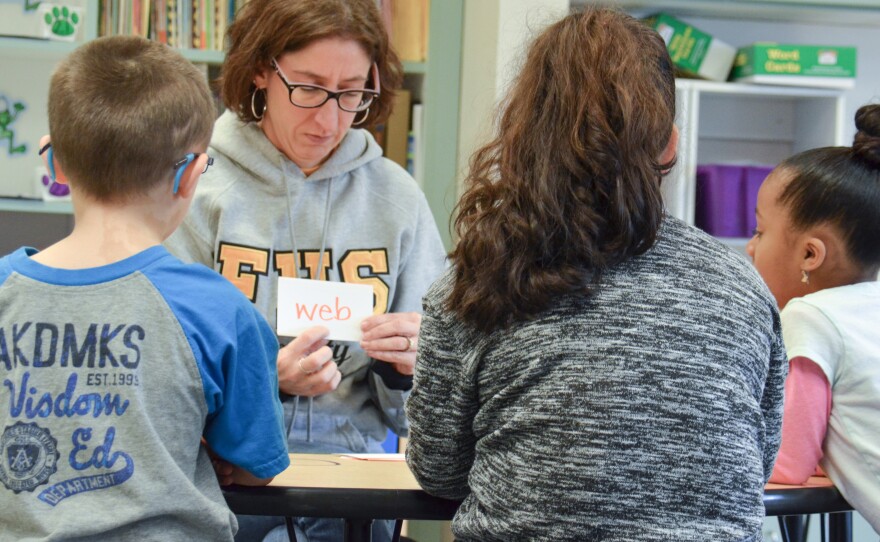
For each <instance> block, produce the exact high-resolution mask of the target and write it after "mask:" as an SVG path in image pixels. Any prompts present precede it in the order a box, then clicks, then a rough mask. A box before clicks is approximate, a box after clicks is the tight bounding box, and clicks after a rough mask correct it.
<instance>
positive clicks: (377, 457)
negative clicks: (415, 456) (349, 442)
mask: <svg viewBox="0 0 880 542" xmlns="http://www.w3.org/2000/svg"><path fill="white" fill-rule="evenodd" d="M342 457H350V458H352V459H361V460H363V461H406V454H342Z"/></svg>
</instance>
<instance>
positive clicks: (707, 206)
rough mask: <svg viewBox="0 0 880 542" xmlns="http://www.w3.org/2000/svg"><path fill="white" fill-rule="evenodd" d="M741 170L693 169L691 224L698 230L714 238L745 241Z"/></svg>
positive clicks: (719, 167) (720, 166)
mask: <svg viewBox="0 0 880 542" xmlns="http://www.w3.org/2000/svg"><path fill="white" fill-rule="evenodd" d="M743 170H744V167H743V166H732V165H724V164H706V165H701V166H697V194H696V208H695V209H694V221H695V223H696V225H697V227H698V228H701V229H703V230H704V231H706V232H707V233H710V234H712V235H717V236H718V237H745V235H746V220H745V214H746V211H745V197H744V196H745V190H744V189H743V178H744V175H743Z"/></svg>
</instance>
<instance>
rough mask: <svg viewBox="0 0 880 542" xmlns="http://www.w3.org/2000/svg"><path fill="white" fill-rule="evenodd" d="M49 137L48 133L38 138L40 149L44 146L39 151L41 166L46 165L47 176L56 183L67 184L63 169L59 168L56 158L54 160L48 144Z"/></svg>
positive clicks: (53, 154)
mask: <svg viewBox="0 0 880 542" xmlns="http://www.w3.org/2000/svg"><path fill="white" fill-rule="evenodd" d="M50 141H51V139H50V138H49V136H48V135H44V136H43V137H41V138H40V149H43V148H46V150H45V152H41V153H40V158H41V159H42V160H43V166H45V167H46V172H47V173H49V176H50V177H51V178H52V180H53V181H55V182H56V183H58V184H67V176H66V175H64V170H63V169H62V168H61V165H60V164H59V163H58V160H55V153H54V152H53V151H52V147H51V145H50V146H49V147H48V148H47V147H46V146H47V145H49V142H50Z"/></svg>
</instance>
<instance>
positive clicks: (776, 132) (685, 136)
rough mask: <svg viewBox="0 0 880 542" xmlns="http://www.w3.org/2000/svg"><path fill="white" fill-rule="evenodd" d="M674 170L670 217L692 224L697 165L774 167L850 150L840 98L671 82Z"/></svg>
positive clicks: (819, 92) (668, 189) (668, 192)
mask: <svg viewBox="0 0 880 542" xmlns="http://www.w3.org/2000/svg"><path fill="white" fill-rule="evenodd" d="M676 101H677V104H676V106H677V119H676V124H677V125H678V128H679V131H680V139H679V146H678V162H677V164H676V166H675V168H674V169H673V170H672V172H671V173H670V174H669V175H668V176H667V177H666V178H665V179H664V181H663V189H664V197H665V199H666V205H667V208H668V210H669V212H670V213H671V214H672V215H674V216H677V217H679V218H681V219H683V220H685V221H687V222H688V223H689V224H693V222H694V206H695V202H696V197H695V195H696V174H697V165H698V164H708V163H739V164H767V165H773V164H777V163H779V162H780V161H782V160H783V159H784V158H787V157H789V156H791V155H792V154H795V153H797V152H800V151H803V150H807V149H811V148H814V147H826V146H838V145H847V144H848V142H846V141H844V133H845V126H846V123H847V122H851V119H846V118H845V107H844V98H843V94H842V92H841V91H838V90H827V89H811V88H798V87H772V86H759V85H743V84H737V83H713V82H708V81H696V80H687V79H680V80H678V81H676Z"/></svg>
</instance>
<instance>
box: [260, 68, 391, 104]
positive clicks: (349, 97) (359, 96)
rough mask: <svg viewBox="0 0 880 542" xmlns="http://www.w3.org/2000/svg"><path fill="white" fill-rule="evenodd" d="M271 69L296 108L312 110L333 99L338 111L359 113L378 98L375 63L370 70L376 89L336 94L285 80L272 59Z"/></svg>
mask: <svg viewBox="0 0 880 542" xmlns="http://www.w3.org/2000/svg"><path fill="white" fill-rule="evenodd" d="M272 67H273V68H275V73H277V74H278V77H279V78H281V81H282V82H283V83H284V84H285V86H287V91H288V93H289V98H290V103H292V104H293V105H295V106H297V107H302V108H305V109H314V108H317V107H321V106H322V105H324V104H325V103H327V100H331V99H333V100H336V103H337V104H338V105H339V109H342V110H343V111H347V112H349V113H360V112H361V111H366V110H367V109H369V108H370V104H372V103H373V100H374V99H376V98H377V97H378V96H379V91H380V86H379V68H378V66H376V64H375V63H373V68H372V71H373V84H374V85H375V87H376V88H375V89H374V90H370V89H366V88H352V89H346V90H340V91H338V92H336V91H332V90H330V89H327V88H324V87H322V86H318V85H312V84H304V83H291V82H290V81H288V80H287V77H285V76H284V73H282V71H281V68H279V67H278V62H276V61H275V60H274V59H273V60H272Z"/></svg>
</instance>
